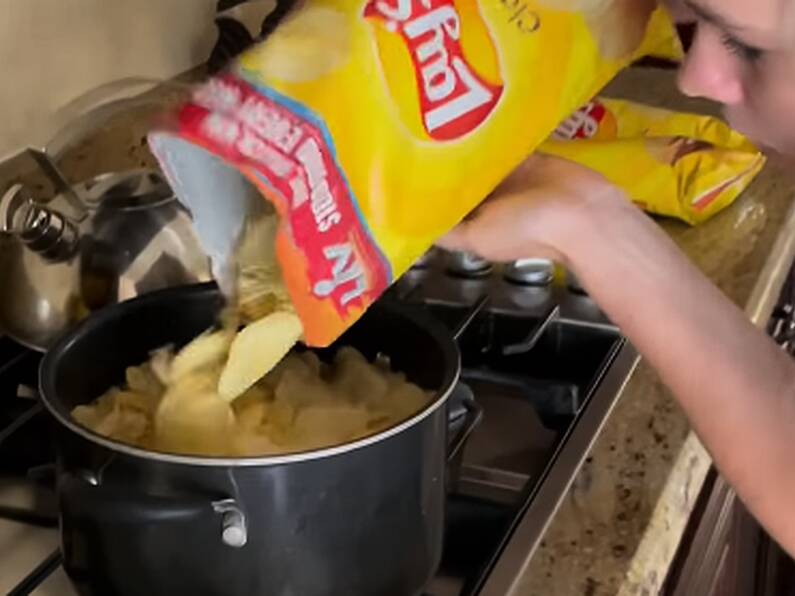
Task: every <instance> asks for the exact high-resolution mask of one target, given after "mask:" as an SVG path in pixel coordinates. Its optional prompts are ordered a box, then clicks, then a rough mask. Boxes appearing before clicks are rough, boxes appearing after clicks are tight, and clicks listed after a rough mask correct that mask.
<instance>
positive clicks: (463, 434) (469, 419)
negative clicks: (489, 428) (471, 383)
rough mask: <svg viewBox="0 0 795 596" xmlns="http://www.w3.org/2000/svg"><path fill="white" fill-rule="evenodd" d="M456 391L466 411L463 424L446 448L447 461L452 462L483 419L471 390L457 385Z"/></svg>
mask: <svg viewBox="0 0 795 596" xmlns="http://www.w3.org/2000/svg"><path fill="white" fill-rule="evenodd" d="M456 390H457V391H461V392H462V393H461V404H462V405H463V406H464V408H465V409H466V414H465V418H464V424H463V425H462V427H461V430H459V431H458V433H457V434H456V436H455V437H453V439H452V440H451V441H450V444H449V445H448V447H447V461H448V462H453V461H454V460H455V459H456V457H458V456H459V455H460V454H461V450H462V449H463V448H464V445H466V442H467V439H469V436H470V435H471V434H472V431H473V430H475V428H476V427H477V426H478V424H480V421H481V419H482V418H483V408H482V407H481V406H480V404H478V402H477V401H476V400H475V396H474V394H473V393H472V390H471V389H470V388H469V387H467V386H466V385H464V384H459V386H458V388H457V389H456Z"/></svg>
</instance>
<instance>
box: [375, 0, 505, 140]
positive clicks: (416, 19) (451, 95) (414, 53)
mask: <svg viewBox="0 0 795 596" xmlns="http://www.w3.org/2000/svg"><path fill="white" fill-rule="evenodd" d="M459 2H460V3H462V4H464V5H466V6H465V7H464V8H465V9H466V20H467V23H466V24H467V26H472V28H473V29H479V30H480V31H477V32H476V34H479V36H480V37H481V38H482V39H487V40H488V44H489V45H490V47H489V48H488V50H489V51H490V52H492V54H494V55H495V56H496V52H495V49H494V42H493V41H492V39H491V37H490V36H489V35H488V30H487V28H486V24H485V23H484V22H483V19H482V17H481V16H480V14H479V13H478V12H477V4H476V3H475V2H471V0H459ZM470 5H471V6H470ZM364 16H365V18H369V19H372V20H374V21H376V22H379V23H381V24H382V25H383V26H384V28H385V29H386V31H388V32H390V33H391V34H394V35H399V36H400V37H401V38H402V39H403V42H404V43H405V44H406V48H407V50H408V52H409V54H410V56H411V61H412V63H413V65H414V72H415V76H416V81H417V91H418V93H419V107H420V112H421V117H422V124H423V127H424V128H425V131H426V132H427V133H428V135H429V136H430V137H431V138H433V139H435V140H437V141H451V140H455V139H457V138H460V137H462V136H464V135H466V134H468V133H470V132H472V131H474V130H475V129H476V128H478V126H480V125H481V124H483V122H484V121H485V120H486V119H487V118H488V116H489V115H490V114H491V112H492V111H493V110H494V108H495V106H496V105H497V102H498V101H499V100H500V97H501V95H502V92H503V85H502V84H501V83H499V84H494V83H491V82H489V81H488V80H486V78H485V77H483V76H481V75H480V74H479V73H478V72H476V70H475V68H474V67H473V65H472V63H471V62H470V61H468V60H467V57H466V56H465V55H464V52H463V50H462V47H461V36H462V34H463V30H464V19H463V18H462V13H461V11H460V10H459V9H458V8H457V6H456V1H455V0H370V1H369V2H368V3H367V4H366V6H365V8H364ZM470 24H471V25H470ZM495 62H496V58H495ZM390 66H391V65H384V68H385V69H386V68H389V67H390ZM494 74H495V75H496V77H495V78H497V79H498V80H499V72H496V73H494Z"/></svg>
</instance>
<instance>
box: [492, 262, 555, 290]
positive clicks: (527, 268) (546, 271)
mask: <svg viewBox="0 0 795 596" xmlns="http://www.w3.org/2000/svg"><path fill="white" fill-rule="evenodd" d="M503 275H504V276H505V279H507V280H508V281H510V282H511V283H515V284H519V285H523V286H546V285H549V284H550V283H552V279H553V278H554V276H555V264H554V263H553V262H552V261H550V260H548V259H519V260H518V261H514V262H513V263H510V264H509V265H507V266H506V267H505V270H504V272H503Z"/></svg>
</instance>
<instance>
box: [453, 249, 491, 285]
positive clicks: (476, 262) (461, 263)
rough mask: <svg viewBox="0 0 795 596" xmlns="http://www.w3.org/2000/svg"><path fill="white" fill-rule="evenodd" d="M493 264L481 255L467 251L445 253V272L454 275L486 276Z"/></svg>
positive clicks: (474, 277) (475, 277) (468, 277)
mask: <svg viewBox="0 0 795 596" xmlns="http://www.w3.org/2000/svg"><path fill="white" fill-rule="evenodd" d="M493 268H494V266H493V265H492V264H491V263H490V262H489V261H487V260H486V259H482V258H481V257H479V256H477V255H474V254H472V253H468V252H452V253H449V254H448V255H447V272H448V273H450V274H451V275H455V276H456V277H464V278H467V279H477V278H481V277H486V276H487V275H489V274H490V273H491V271H492V269H493Z"/></svg>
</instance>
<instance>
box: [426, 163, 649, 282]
mask: <svg viewBox="0 0 795 596" xmlns="http://www.w3.org/2000/svg"><path fill="white" fill-rule="evenodd" d="M628 205H629V206H630V207H631V208H632V209H634V207H632V206H631V205H630V204H629V202H628V201H627V199H626V198H625V196H624V195H623V193H622V192H621V191H620V190H619V189H617V188H616V187H615V186H613V185H611V184H610V183H609V182H607V180H605V179H604V178H603V177H602V176H601V175H599V174H597V173H595V172H593V171H591V170H588V169H587V168H584V167H582V166H579V165H577V164H574V163H571V162H569V161H566V160H563V159H560V158H557V157H548V156H542V155H534V156H532V157H530V158H529V159H527V160H526V161H525V162H524V163H522V165H520V166H519V167H518V168H517V169H516V170H515V171H514V172H513V173H512V174H511V175H510V176H509V177H508V178H507V179H506V180H505V181H504V182H503V183H502V184H500V186H498V187H497V188H496V189H495V191H494V192H493V193H492V195H491V196H490V197H489V198H488V199H486V201H484V202H483V204H481V205H480V206H479V207H478V208H477V209H476V210H475V211H474V212H473V213H472V214H471V215H470V216H469V217H468V218H467V219H465V220H464V221H463V222H462V223H461V224H460V225H459V226H457V227H456V228H455V229H454V230H453V231H452V232H450V233H449V234H448V235H447V236H445V237H444V238H442V239H441V240H440V241H439V242H438V244H439V245H440V246H442V247H443V248H446V249H448V250H460V251H466V252H471V253H475V254H478V255H480V256H481V257H483V258H485V259H488V260H491V261H497V262H499V261H511V260H515V259H521V258H530V257H542V258H549V259H552V260H554V261H557V262H559V263H563V264H565V265H569V266H571V265H572V263H571V262H570V261H571V254H570V251H571V250H573V248H574V246H573V243H572V242H571V241H572V240H573V239H574V237H575V236H576V234H577V229H578V228H579V227H580V226H583V225H592V224H591V222H593V221H594V220H595V219H596V218H599V219H601V218H602V217H603V214H604V213H605V212H607V211H611V210H613V209H615V208H616V207H617V208H619V209H621V210H623V209H625V208H626V207H627V206H628Z"/></svg>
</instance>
